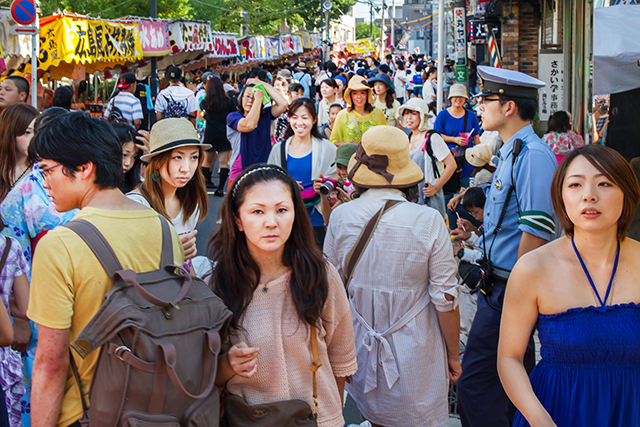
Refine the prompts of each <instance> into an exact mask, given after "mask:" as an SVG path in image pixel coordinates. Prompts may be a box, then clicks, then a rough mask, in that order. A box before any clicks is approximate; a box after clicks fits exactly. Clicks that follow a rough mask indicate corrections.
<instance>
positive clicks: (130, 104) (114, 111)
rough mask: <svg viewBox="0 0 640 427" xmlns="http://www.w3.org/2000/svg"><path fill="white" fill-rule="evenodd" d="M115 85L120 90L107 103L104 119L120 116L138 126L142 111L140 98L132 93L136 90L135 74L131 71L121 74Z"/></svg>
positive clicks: (140, 121)
mask: <svg viewBox="0 0 640 427" xmlns="http://www.w3.org/2000/svg"><path fill="white" fill-rule="evenodd" d="M117 87H118V89H120V92H118V94H117V95H116V96H114V97H113V98H112V99H111V101H109V103H108V104H107V108H106V110H105V111H104V117H105V119H109V118H112V119H113V118H118V119H121V118H122V119H125V120H126V121H127V122H128V123H129V124H130V125H131V126H134V127H135V128H136V129H138V128H140V124H141V123H142V119H143V118H144V113H143V110H142V104H141V103H140V100H139V99H138V98H136V96H135V95H134V93H135V91H136V76H135V75H134V74H133V73H126V74H123V75H122V76H120V80H118V86H117ZM112 116H113V117H112Z"/></svg>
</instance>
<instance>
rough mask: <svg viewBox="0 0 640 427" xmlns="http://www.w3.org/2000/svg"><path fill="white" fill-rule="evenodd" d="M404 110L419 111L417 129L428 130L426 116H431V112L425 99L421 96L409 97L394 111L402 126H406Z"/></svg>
mask: <svg viewBox="0 0 640 427" xmlns="http://www.w3.org/2000/svg"><path fill="white" fill-rule="evenodd" d="M405 110H410V111H417V112H418V113H420V127H418V130H420V131H423V130H429V123H427V122H428V118H429V117H431V116H432V114H431V112H429V104H427V101H425V100H424V99H421V98H411V99H410V100H408V101H407V102H405V103H404V104H402V105H401V106H400V108H398V110H397V111H396V120H398V121H399V122H400V124H401V125H402V126H404V127H406V126H405V124H404V119H403V115H404V112H405Z"/></svg>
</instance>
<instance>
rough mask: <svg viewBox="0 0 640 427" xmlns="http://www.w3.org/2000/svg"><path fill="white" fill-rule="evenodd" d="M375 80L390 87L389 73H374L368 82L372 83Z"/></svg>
mask: <svg viewBox="0 0 640 427" xmlns="http://www.w3.org/2000/svg"><path fill="white" fill-rule="evenodd" d="M375 82H382V83H384V84H385V85H386V86H387V88H389V89H391V88H392V86H391V77H389V74H387V73H378V74H376V76H375V77H372V78H370V79H369V84H370V85H373V84H374V83H375Z"/></svg>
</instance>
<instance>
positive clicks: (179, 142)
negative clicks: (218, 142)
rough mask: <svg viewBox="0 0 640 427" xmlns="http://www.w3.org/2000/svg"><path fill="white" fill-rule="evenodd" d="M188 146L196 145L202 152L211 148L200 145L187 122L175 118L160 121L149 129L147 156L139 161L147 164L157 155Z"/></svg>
mask: <svg viewBox="0 0 640 427" xmlns="http://www.w3.org/2000/svg"><path fill="white" fill-rule="evenodd" d="M189 145H197V146H198V147H200V148H202V149H203V150H208V149H209V148H211V144H201V143H200V138H199V137H198V133H197V132H196V128H195V127H193V124H192V123H191V122H190V121H189V120H187V119H185V118H177V117H173V118H170V119H162V120H160V121H159V122H156V124H155V125H153V127H152V128H151V134H150V136H149V148H150V152H149V154H145V155H144V156H142V157H140V159H141V160H142V161H143V162H148V161H150V160H151V159H152V158H153V157H154V156H157V155H158V154H161V153H164V152H166V151H171V150H173V149H174V148H178V147H186V146H189Z"/></svg>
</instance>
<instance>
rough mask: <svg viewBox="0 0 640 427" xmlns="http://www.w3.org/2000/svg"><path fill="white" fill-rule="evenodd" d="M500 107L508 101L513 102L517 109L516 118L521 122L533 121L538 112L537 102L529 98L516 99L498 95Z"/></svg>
mask: <svg viewBox="0 0 640 427" xmlns="http://www.w3.org/2000/svg"><path fill="white" fill-rule="evenodd" d="M499 98H500V105H504V104H506V103H507V102H509V101H513V102H514V103H515V104H516V107H517V108H518V116H520V118H521V119H522V120H529V121H533V119H535V117H536V113H537V112H538V100H536V99H531V98H516V97H510V96H504V95H500V96H499Z"/></svg>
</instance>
